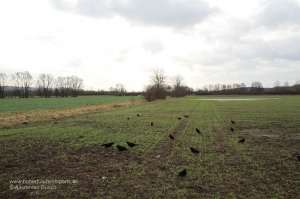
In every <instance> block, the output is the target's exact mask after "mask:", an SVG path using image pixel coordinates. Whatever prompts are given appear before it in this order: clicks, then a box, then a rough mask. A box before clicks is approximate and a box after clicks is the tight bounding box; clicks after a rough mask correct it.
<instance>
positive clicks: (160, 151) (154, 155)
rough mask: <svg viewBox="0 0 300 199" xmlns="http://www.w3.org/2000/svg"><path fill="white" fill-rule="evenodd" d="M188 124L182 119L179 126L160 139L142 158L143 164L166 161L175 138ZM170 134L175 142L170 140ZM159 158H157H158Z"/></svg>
mask: <svg viewBox="0 0 300 199" xmlns="http://www.w3.org/2000/svg"><path fill="white" fill-rule="evenodd" d="M187 124H188V120H187V119H182V120H181V121H180V122H179V124H177V126H176V127H175V128H173V129H171V130H170V131H168V133H167V134H166V135H165V138H163V139H161V140H160V141H159V142H158V143H157V144H156V146H155V147H154V148H153V149H152V150H151V151H150V152H149V153H147V154H146V155H145V156H144V159H145V160H144V161H145V162H151V161H152V160H154V159H155V160H159V159H167V158H168V156H170V154H171V152H172V150H173V148H174V146H175V142H176V141H177V137H179V136H180V135H181V134H183V133H184V130H185V129H186V127H187ZM170 134H172V135H173V136H174V137H175V140H171V139H170V138H169V135H170ZM158 156H159V157H158Z"/></svg>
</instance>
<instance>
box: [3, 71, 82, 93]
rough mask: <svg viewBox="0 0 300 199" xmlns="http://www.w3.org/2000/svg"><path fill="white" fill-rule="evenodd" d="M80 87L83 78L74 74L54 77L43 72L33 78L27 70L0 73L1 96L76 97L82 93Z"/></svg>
mask: <svg viewBox="0 0 300 199" xmlns="http://www.w3.org/2000/svg"><path fill="white" fill-rule="evenodd" d="M8 85H9V86H8ZM82 87H83V80H82V79H81V78H79V77H77V76H74V75H72V76H64V77H63V76H59V77H54V76H53V75H51V74H44V73H43V74H40V75H39V76H38V78H37V79H34V78H33V76H32V75H31V74H30V73H29V72H28V71H24V72H16V73H14V74H12V75H10V76H8V75H7V74H5V73H0V97H1V98H4V97H20V98H28V97H31V96H40V97H46V98H47V97H51V96H55V97H68V96H73V97H76V96H78V95H80V94H81V93H82V91H83V89H82Z"/></svg>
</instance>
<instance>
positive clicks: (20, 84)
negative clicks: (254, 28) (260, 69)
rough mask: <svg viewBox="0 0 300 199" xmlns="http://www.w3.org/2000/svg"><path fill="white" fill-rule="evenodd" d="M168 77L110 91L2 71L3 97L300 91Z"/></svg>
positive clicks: (157, 74) (75, 80) (298, 90)
mask: <svg viewBox="0 0 300 199" xmlns="http://www.w3.org/2000/svg"><path fill="white" fill-rule="evenodd" d="M166 80H167V76H166V75H165V74H164V72H163V71H162V70H155V71H154V72H153V75H152V76H151V84H150V85H148V86H147V87H146V89H145V91H141V92H128V91H126V89H125V87H124V85H123V84H116V85H115V86H114V87H111V88H110V89H109V90H108V91H105V90H99V91H93V90H84V89H83V80H82V79H81V78H79V77H77V76H74V75H72V76H65V77H62V76H59V77H54V76H53V75H51V74H40V75H39V76H38V78H37V79H34V78H33V77H32V75H31V74H30V73H29V72H28V71H25V72H16V73H14V74H12V75H10V76H8V75H6V74H5V73H0V98H4V97H20V98H28V97H33V96H39V97H46V98H47V97H69V96H72V97H76V96H78V95H116V96H137V95H143V96H144V97H145V99H146V100H148V101H153V100H156V99H165V98H166V97H167V96H172V97H183V96H186V95H266V94H280V95H283V94H290V95H293V94H300V81H297V82H296V83H295V84H294V85H292V86H289V84H288V83H287V82H286V83H284V84H283V85H281V84H280V82H279V81H276V82H275V83H274V87H273V88H264V87H263V85H262V83H261V82H259V81H255V82H252V84H251V85H250V86H246V84H244V83H235V84H210V85H208V86H204V88H203V89H198V90H193V89H192V88H190V87H188V86H186V85H184V84H183V78H182V77H181V76H176V77H175V79H174V83H173V85H169V84H167V83H166V82H167V81H166ZM8 85H10V86H8Z"/></svg>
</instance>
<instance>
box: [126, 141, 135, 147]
mask: <svg viewBox="0 0 300 199" xmlns="http://www.w3.org/2000/svg"><path fill="white" fill-rule="evenodd" d="M126 143H127V145H128V146H129V147H135V146H137V144H135V143H132V142H126Z"/></svg>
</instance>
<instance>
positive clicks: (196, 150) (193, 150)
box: [190, 147, 200, 154]
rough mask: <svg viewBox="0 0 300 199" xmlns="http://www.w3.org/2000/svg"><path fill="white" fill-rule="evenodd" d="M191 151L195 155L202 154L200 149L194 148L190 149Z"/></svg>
mask: <svg viewBox="0 0 300 199" xmlns="http://www.w3.org/2000/svg"><path fill="white" fill-rule="evenodd" d="M190 149H191V152H192V153H194V154H198V153H199V152H200V151H199V150H198V149H195V148H193V147H190Z"/></svg>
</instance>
